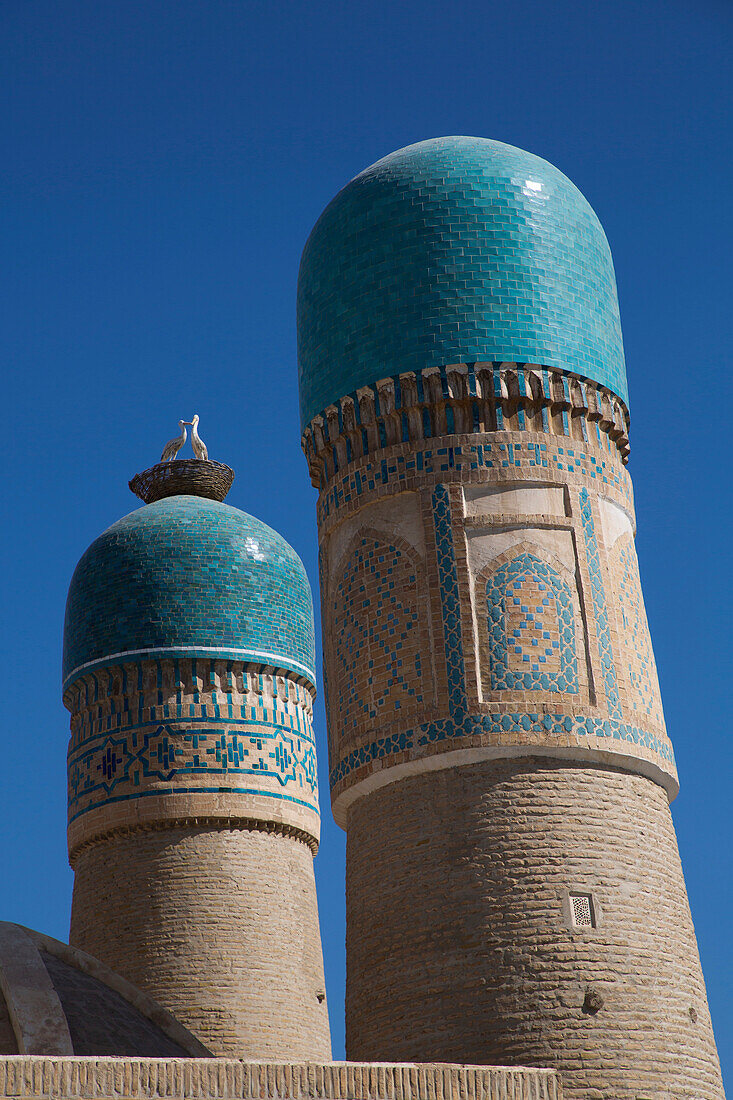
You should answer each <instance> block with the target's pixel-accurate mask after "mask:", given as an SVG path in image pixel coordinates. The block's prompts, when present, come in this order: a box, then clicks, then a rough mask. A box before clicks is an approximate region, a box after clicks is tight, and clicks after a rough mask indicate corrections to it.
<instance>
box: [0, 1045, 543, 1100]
mask: <svg viewBox="0 0 733 1100" xmlns="http://www.w3.org/2000/svg"><path fill="white" fill-rule="evenodd" d="M0 1097H43V1098H46V1097H47V1098H51V1097H53V1100H103V1098H104V1100H111V1098H114V1100H148V1098H151V1100H159V1098H161V1097H169V1098H171V1100H188V1098H191V1100H208V1098H209V1097H216V1098H217V1100H235V1098H236V1100H290V1098H292V1100H301V1098H302V1100H562V1088H561V1085H560V1080H559V1078H558V1076H557V1074H556V1073H555V1072H554V1070H550V1069H526V1068H522V1067H514V1068H507V1067H503V1066H461V1065H446V1064H435V1065H423V1064H421V1065H416V1064H412V1063H401V1064H396V1063H382V1062H375V1063H363V1062H327V1063H311V1062H307V1063H304V1062H301V1063H297V1064H291V1063H274V1062H267V1063H265V1062H245V1061H240V1060H237V1059H229V1058H215V1059H211V1058H206V1059H203V1058H202V1059H199V1058H164V1059H155V1058H73V1057H58V1058H40V1057H28V1056H24V1055H14V1056H11V1057H5V1058H0Z"/></svg>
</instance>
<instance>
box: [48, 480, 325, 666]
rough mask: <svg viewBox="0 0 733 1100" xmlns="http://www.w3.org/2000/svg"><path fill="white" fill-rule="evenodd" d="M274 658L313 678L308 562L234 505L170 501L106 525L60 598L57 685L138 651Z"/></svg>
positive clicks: (191, 499)
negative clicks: (65, 597)
mask: <svg viewBox="0 0 733 1100" xmlns="http://www.w3.org/2000/svg"><path fill="white" fill-rule="evenodd" d="M184 656H185V657H197V656H201V657H214V658H225V659H227V658H228V659H232V660H240V661H242V660H243V661H254V662H261V663H263V664H271V665H275V666H277V667H278V668H283V669H286V670H289V671H292V672H295V673H297V674H298V675H301V676H305V677H306V678H307V679H308V680H310V681H311V683H313V684H315V672H314V668H315V650H314V636H313V603H312V598H311V590H310V585H309V584H308V577H307V576H306V572H305V569H304V568H303V563H302V562H301V560H300V558H299V557H298V555H297V554H296V553H295V551H294V550H293V548H292V547H291V546H289V545H288V543H287V542H286V541H285V539H283V538H282V537H281V536H280V535H278V533H277V531H273V530H272V528H271V527H268V526H267V524H265V523H261V522H260V521H259V520H257V519H254V518H253V517H252V516H249V515H247V513H246V512H240V511H239V509H238V508H231V507H230V506H229V505H227V504H220V503H219V502H218V501H214V500H207V499H204V498H203V497H196V496H173V497H167V498H165V499H164V500H158V501H156V502H155V503H154V504H147V505H145V507H144V508H138V509H137V510H136V511H135V512H131V513H130V515H129V516H125V517H124V518H123V519H121V520H118V521H117V523H113V524H112V526H111V527H110V528H108V529H107V530H106V531H105V532H104V534H102V535H100V536H99V538H98V539H96V541H95V542H93V543H92V545H91V546H90V547H89V549H88V550H87V552H86V553H85V554H84V556H83V557H82V559H81V561H80V562H79V564H78V565H77V567H76V570H75V572H74V576H73V577H72V580H71V585H70V588H69V596H68V600H67V602H66V621H65V623H64V660H63V675H64V687H66V685H67V683H69V682H70V681H71V680H72V679H73V678H74V677H75V676H77V675H79V674H80V673H82V672H84V671H88V670H91V669H94V668H95V667H101V666H104V665H105V664H112V663H116V662H118V661H122V660H134V659H135V658H140V657H184Z"/></svg>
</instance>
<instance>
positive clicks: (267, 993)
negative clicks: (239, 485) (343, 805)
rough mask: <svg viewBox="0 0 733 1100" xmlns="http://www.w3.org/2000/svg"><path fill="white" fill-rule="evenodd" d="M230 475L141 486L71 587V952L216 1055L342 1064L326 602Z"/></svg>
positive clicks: (212, 467) (178, 471)
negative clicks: (320, 672) (332, 1016)
mask: <svg viewBox="0 0 733 1100" xmlns="http://www.w3.org/2000/svg"><path fill="white" fill-rule="evenodd" d="M184 438H185V436H184ZM227 471H228V467H223V466H222V465H221V464H220V463H213V462H209V461H175V462H171V463H165V464H162V465H160V464H159V465H158V466H155V467H153V468H152V470H150V471H146V473H145V474H144V475H139V476H138V478H137V479H135V482H134V483H133V484H134V485H135V486H136V487H142V488H141V493H142V495H144V497H145V499H147V500H148V501H149V503H147V504H146V505H145V506H144V507H142V508H139V509H138V510H137V511H134V512H132V513H131V514H130V515H128V516H125V517H124V518H123V519H121V520H119V521H118V522H117V523H114V524H113V525H112V526H111V527H110V528H109V529H108V530H107V531H105V532H104V534H102V535H100V537H99V538H98V539H97V540H96V541H95V542H94V543H92V545H91V546H90V548H89V549H88V550H87V552H86V553H85V554H84V556H83V557H82V559H81V561H80V562H79V564H78V566H77V568H76V571H75V573H74V576H73V579H72V581H71V586H70V590H69V597H68V602H67V609H66V622H65V628H64V702H65V704H66V706H67V708H68V709H69V710H70V711H71V740H70V744H69V755H68V771H69V829H68V836H69V858H70V862H71V864H72V867H73V868H74V874H75V877H74V894H73V904H72V918H71V936H70V940H71V943H72V945H74V946H75V947H79V948H82V949H83V950H84V951H87V952H88V953H89V954H91V955H93V956H95V957H96V958H98V959H100V960H101V961H102V962H105V963H107V965H109V966H110V967H111V968H112V969H113V970H114V971H116V972H118V973H119V974H121V975H122V977H124V978H126V979H127V980H128V981H130V982H132V983H133V984H134V985H136V986H137V987H139V988H140V989H142V990H143V991H144V992H146V993H148V994H150V995H152V996H153V997H154V998H155V999H156V1000H157V1001H158V1002H159V1003H160V1004H162V1005H163V1007H164V1008H166V1009H168V1010H169V1011H170V1012H171V1013H173V1015H174V1016H175V1017H176V1018H177V1019H179V1020H180V1021H181V1022H182V1023H184V1024H185V1025H186V1026H187V1027H188V1028H189V1029H190V1030H191V1031H192V1032H193V1033H194V1034H195V1035H196V1036H197V1037H198V1038H199V1039H200V1040H202V1041H203V1042H204V1043H205V1044H206V1045H207V1046H208V1047H209V1049H211V1051H212V1052H213V1053H214V1054H217V1055H227V1054H230V1055H236V1056H239V1057H247V1058H261V1059H264V1060H268V1059H269V1060H283V1061H288V1060H293V1061H294V1060H303V1059H313V1058H316V1059H328V1058H330V1040H329V1030H328V1014H327V1008H326V1002H325V987H324V979H323V960H322V953H321V942H320V932H319V926H318V912H317V904H316V892H315V881H314V876H313V853H314V852H315V850H316V847H317V844H318V836H319V822H320V818H319V808H318V791H317V780H316V758H315V746H314V740H313V731H312V702H313V695H314V684H315V678H314V673H313V665H314V652H313V619H312V614H313V612H312V602H311V593H310V587H309V585H308V579H307V576H306V573H305V570H304V568H303V565H302V563H301V561H300V559H299V558H298V556H297V554H296V553H295V551H294V550H293V549H292V548H291V547H290V546H289V545H288V544H287V543H286V542H285V541H284V539H282V538H281V536H280V535H278V534H277V532H275V531H273V530H272V529H271V528H270V527H268V526H267V525H266V524H264V523H261V522H260V521H259V520H257V519H255V518H253V517H252V516H249V515H247V514H246V513H244V512H241V511H239V509H237V508H232V507H229V506H228V505H227V504H224V503H223V502H222V499H223V496H224V495H225V493H226V489H227V488H228V487H229V484H230V483H231V476H230V477H229V478H227V477H226V472H227ZM228 473H229V475H231V471H228ZM211 498H216V499H211Z"/></svg>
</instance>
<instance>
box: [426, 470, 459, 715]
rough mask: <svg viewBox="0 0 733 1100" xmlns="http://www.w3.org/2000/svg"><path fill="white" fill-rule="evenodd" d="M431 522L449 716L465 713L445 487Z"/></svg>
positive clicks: (435, 493)
mask: <svg viewBox="0 0 733 1100" xmlns="http://www.w3.org/2000/svg"><path fill="white" fill-rule="evenodd" d="M433 522H434V524H435V546H436V551H437V557H438V583H439V585H440V602H441V606H442V609H443V638H444V642H445V662H446V668H447V673H448V707H449V710H450V712H451V714H452V715H454V716H455V715H458V714H461V713H465V710H466V671H465V667H464V663H463V641H462V639H461V601H460V596H459V592H458V575H457V572H456V556H455V552H454V549H453V530H452V527H451V508H450V495H449V493H448V488H447V486H446V485H436V487H435V489H434V490H433Z"/></svg>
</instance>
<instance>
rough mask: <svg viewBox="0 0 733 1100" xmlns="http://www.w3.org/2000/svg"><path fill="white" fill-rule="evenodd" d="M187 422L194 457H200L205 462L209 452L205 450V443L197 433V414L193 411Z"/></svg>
mask: <svg viewBox="0 0 733 1100" xmlns="http://www.w3.org/2000/svg"><path fill="white" fill-rule="evenodd" d="M188 423H189V424H190V425H191V446H192V447H193V453H194V454H195V455H196V458H201V459H203V460H204V462H205V461H206V460H207V459H208V457H209V452H208V451H207V450H206V444H205V443H204V441H203V439H202V438H201V436H200V435H199V427H198V425H199V414H198V413H194V417H193V420H189V421H188Z"/></svg>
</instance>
